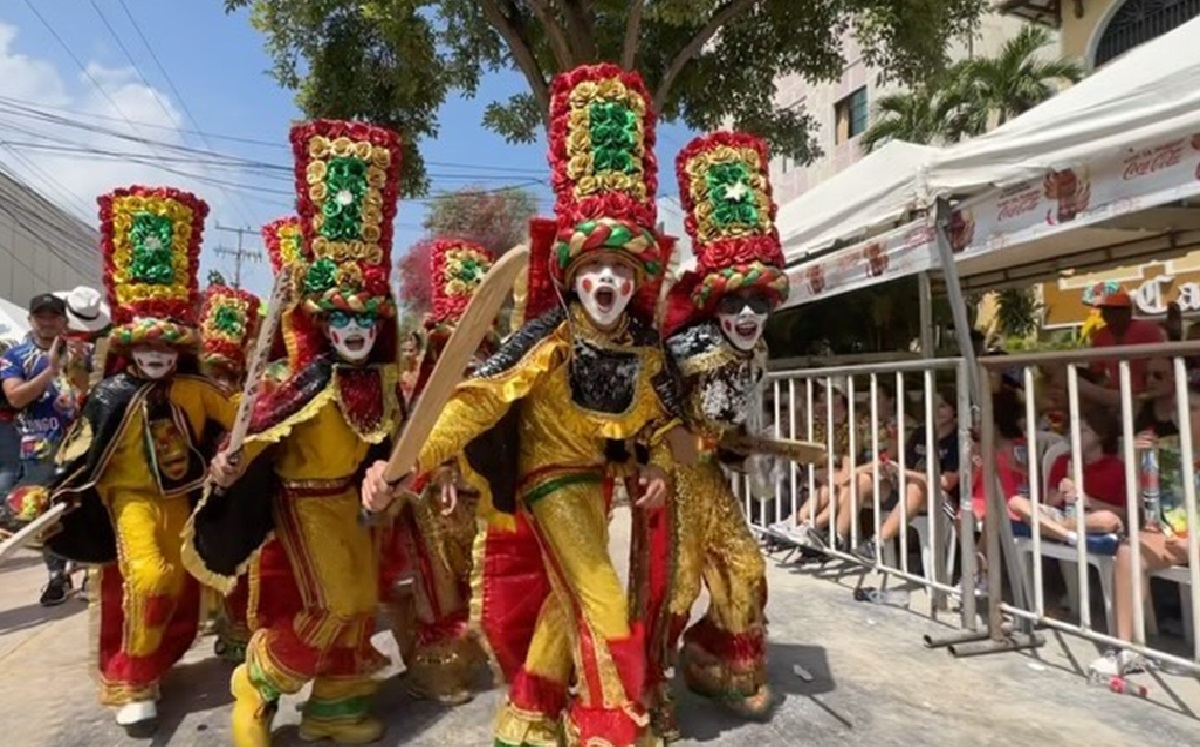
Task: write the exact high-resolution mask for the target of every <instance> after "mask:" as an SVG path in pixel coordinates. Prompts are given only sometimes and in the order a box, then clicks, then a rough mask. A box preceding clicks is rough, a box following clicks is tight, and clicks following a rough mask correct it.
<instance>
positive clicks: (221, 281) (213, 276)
mask: <svg viewBox="0 0 1200 747" xmlns="http://www.w3.org/2000/svg"><path fill="white" fill-rule="evenodd" d="M205 279H206V280H207V281H208V284H209V285H210V286H212V285H221V286H225V285H229V283H226V282H225V276H224V275H222V274H221V271H220V270H209V271H208V276H207V277H206V278H205Z"/></svg>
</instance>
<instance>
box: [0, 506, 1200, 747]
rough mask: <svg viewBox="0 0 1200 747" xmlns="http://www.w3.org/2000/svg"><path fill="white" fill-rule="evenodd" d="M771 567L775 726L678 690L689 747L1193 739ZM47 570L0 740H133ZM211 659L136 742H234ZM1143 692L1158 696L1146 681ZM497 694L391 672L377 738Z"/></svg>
mask: <svg viewBox="0 0 1200 747" xmlns="http://www.w3.org/2000/svg"><path fill="white" fill-rule="evenodd" d="M627 538H628V514H627V513H626V512H619V513H618V516H617V521H616V522H615V525H614V547H627V542H628V539H627ZM770 566H771V570H770V583H771V606H770V609H769V615H770V622H771V644H770V656H771V678H772V682H773V684H774V685H775V687H776V689H777V691H778V694H779V696H780V699H781V704H780V707H779V709H778V712H777V713H776V714H775V717H774V719H773V720H772V721H771V722H770V723H769V724H763V725H758V724H754V725H745V724H739V723H738V722H736V721H735V720H733V719H730V718H727V717H726V716H724V715H723V714H722V713H721V711H719V710H718V709H715V708H713V707H712V706H711V704H709V703H708V702H707V701H704V700H701V699H698V698H695V697H692V696H690V695H688V694H686V693H681V695H680V700H681V706H682V713H681V720H682V723H683V725H684V728H685V729H686V731H687V733H688V735H689V739H688V740H687V741H685V742H683V743H682V744H684V745H699V744H711V745H720V746H726V745H727V746H729V747H734V746H735V745H736V746H737V747H743V746H744V745H755V747H776V746H778V747H782V746H783V745H795V744H804V745H830V746H833V745H839V746H840V745H872V746H874V747H883V746H885V745H896V746H897V747H913V746H914V745H946V746H947V747H964V746H968V745H1022V746H1024V745H1060V744H1071V745H1074V744H1080V745H1082V744H1086V745H1089V747H1104V746H1107V745H1111V746H1112V747H1118V746H1119V747H1125V746H1126V745H1130V744H1138V745H1182V744H1195V743H1196V742H1197V739H1196V735H1197V734H1200V723H1197V721H1195V720H1194V719H1193V718H1192V717H1189V716H1188V715H1186V714H1185V711H1186V709H1187V708H1188V707H1189V706H1191V707H1200V702H1198V701H1196V700H1195V699H1194V698H1193V695H1194V694H1195V692H1196V688H1195V686H1194V683H1192V682H1185V683H1182V684H1181V683H1179V682H1178V681H1177V678H1171V680H1172V681H1174V684H1173V685H1172V690H1173V692H1175V691H1177V692H1179V693H1184V695H1182V696H1180V695H1176V696H1175V697H1174V698H1158V699H1157V700H1156V702H1145V701H1141V700H1138V699H1135V698H1129V697H1121V696H1117V695H1113V694H1111V693H1109V692H1108V691H1107V690H1104V689H1099V688H1094V687H1091V686H1089V685H1087V684H1086V683H1085V681H1084V680H1083V679H1082V678H1081V677H1080V676H1078V675H1077V674H1075V673H1073V672H1072V666H1071V661H1072V660H1074V661H1076V662H1077V663H1079V664H1082V666H1086V664H1087V658H1086V657H1087V656H1088V651H1087V650H1083V651H1081V650H1079V649H1078V646H1077V645H1076V644H1068V645H1064V644H1063V643H1061V642H1058V641H1053V640H1052V641H1051V643H1050V645H1048V646H1046V647H1045V648H1043V649H1042V650H1041V651H1040V652H1038V656H1040V657H1042V658H1041V659H1034V658H1031V657H1030V656H1028V655H1025V654H1012V653H1010V654H998V655H995V656H991V657H981V658H975V659H969V660H954V659H952V658H951V657H950V656H948V655H947V654H946V653H945V652H944V651H933V650H927V649H925V648H924V647H923V646H922V643H921V640H922V636H923V635H924V634H925V633H929V632H933V633H935V634H937V635H944V634H946V633H948V632H952V631H950V630H949V629H947V628H944V627H941V626H939V625H938V624H936V623H932V622H930V621H929V620H928V619H927V618H923V617H920V616H918V615H916V614H914V613H912V612H907V611H905V610H901V609H895V608H891V607H885V606H879V605H872V604H868V603H862V602H855V601H854V599H853V596H852V594H851V589H850V587H849V586H848V583H849V580H850V579H847V578H842V579H841V580H840V582H839V580H837V579H831V578H819V577H816V576H814V575H813V572H812V570H811V569H805V570H802V571H798V570H796V569H794V568H789V567H779V566H777V565H776V564H775V563H771V564H770ZM44 573H45V572H44V570H43V569H42V567H41V564H40V561H39V559H38V558H37V557H36V556H35V555H33V554H26V555H21V556H19V557H16V558H12V559H10V560H9V561H8V562H7V563H5V564H4V565H3V566H0V692H2V693H3V694H4V695H3V697H0V724H3V727H4V734H3V737H4V741H5V742H6V743H7V744H11V745H14V747H51V746H53V747H76V746H78V747H125V746H126V745H134V744H138V742H135V741H133V740H129V739H126V738H125V736H124V734H123V732H121V731H120V730H119V729H118V728H117V727H116V726H115V725H114V724H113V723H112V721H111V714H110V713H109V712H108V711H107V710H105V709H103V708H100V707H99V706H98V705H96V702H95V688H94V686H93V683H92V681H91V678H90V675H89V670H90V668H91V667H90V660H89V654H88V651H87V645H88V642H87V636H88V614H87V612H86V609H85V605H84V604H83V603H81V602H78V601H73V602H69V603H68V604H66V605H64V606H62V607H58V608H56V609H51V610H44V609H42V608H41V607H39V606H38V605H37V596H38V591H39V589H40V587H41V584H42V583H44ZM378 642H379V644H380V647H381V648H384V649H385V650H387V651H388V652H389V653H390V654H393V655H394V649H393V647H392V646H391V645H390V644H391V642H390V640H389V639H387V638H386V637H384V636H380V637H379V639H378ZM210 652H211V639H202V640H201V641H199V642H198V643H197V645H196V646H195V647H194V648H193V650H192V652H191V653H190V654H189V655H188V657H187V658H186V660H185V661H184V663H183V664H182V665H181V666H180V667H179V668H178V669H177V670H176V671H175V672H174V673H173V675H172V676H171V678H170V679H169V680H168V682H167V683H165V685H164V701H163V703H162V709H161V710H162V715H163V725H162V729H161V731H160V733H159V734H158V735H157V737H156V738H155V739H153V740H151V741H149V742H148V743H143V744H150V745H154V746H155V747H160V746H168V745H169V746H170V747H202V746H203V747H215V746H217V745H227V744H229V739H228V718H229V696H228V692H227V684H228V676H229V672H230V668H229V666H228V665H226V664H223V663H221V662H220V661H218V660H216V659H215V658H214V657H213V656H212V655H211V653H210ZM1092 655H1094V652H1092ZM797 672H801V673H806V674H805V676H803V677H802V676H798V675H797ZM808 675H811V677H809V676H808ZM1148 684H1149V685H1150V686H1151V688H1152V689H1156V690H1157V689H1159V688H1158V686H1157V685H1156V684H1155V683H1154V682H1153V681H1148ZM1175 685H1179V687H1178V688H1176V687H1175ZM1188 687H1191V690H1188V689H1187V688H1188ZM1189 693H1190V694H1189ZM1155 694H1156V693H1152V695H1155ZM500 698H501V695H500V693H499V692H498V691H496V690H490V691H487V692H485V693H483V694H481V695H480V696H479V697H478V698H476V699H475V701H473V702H472V703H469V704H467V705H465V706H461V707H459V708H455V709H441V708H437V707H434V706H431V705H429V704H425V703H414V702H411V701H409V700H407V699H406V698H405V697H404V696H403V695H402V694H401V693H400V688H399V686H398V682H396V680H395V678H392V679H391V680H390V681H389V682H388V683H386V684H385V686H384V688H383V690H382V692H381V693H380V697H379V700H378V703H379V711H380V713H382V714H384V715H385V716H386V717H387V720H388V722H389V724H390V731H389V733H388V735H387V736H386V737H385V739H384V741H383V742H382V743H381V744H383V745H416V746H428V747H434V746H435V745H436V746H438V747H443V746H445V745H455V746H457V745H461V746H462V747H473V746H475V745H490V744H491V738H490V726H491V722H492V717H493V714H494V712H495V709H496V706H497V704H498V703H499V701H500ZM1189 699H1190V700H1189ZM297 702H298V699H291V700H289V701H288V702H285V703H284V705H283V707H282V708H281V711H280V717H279V719H278V723H279V725H280V729H279V730H278V732H277V740H276V744H277V745H298V744H301V743H300V741H299V740H298V738H297V736H296V731H295V724H296V723H297V722H298V720H299V714H298V713H297V712H296V708H295V705H296V703H297Z"/></svg>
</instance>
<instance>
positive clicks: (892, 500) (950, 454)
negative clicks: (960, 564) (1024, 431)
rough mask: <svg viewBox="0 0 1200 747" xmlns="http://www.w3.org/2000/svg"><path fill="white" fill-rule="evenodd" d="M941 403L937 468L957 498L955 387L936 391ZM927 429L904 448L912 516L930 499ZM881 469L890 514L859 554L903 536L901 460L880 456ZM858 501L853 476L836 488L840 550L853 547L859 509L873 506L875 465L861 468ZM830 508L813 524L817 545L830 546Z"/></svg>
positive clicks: (883, 503) (870, 556)
mask: <svg viewBox="0 0 1200 747" xmlns="http://www.w3.org/2000/svg"><path fill="white" fill-rule="evenodd" d="M936 397H937V404H936V407H935V408H934V429H935V439H934V440H935V448H936V449H937V465H938V466H937V469H936V472H937V474H938V475H939V478H938V480H939V490H942V491H943V492H944V493H946V494H947V495H948V496H953V498H954V499H955V500H957V495H958V476H959V475H958V452H959V449H958V415H957V410H956V407H955V403H956V399H957V398H956V396H955V392H954V390H953V389H944V390H941V391H939V392H938V393H937V395H936ZM926 446H927V444H926V437H925V427H924V426H920V427H918V428H917V429H916V430H915V431H913V433H912V435H911V436H910V437H909V439H908V443H907V446H906V448H905V456H904V462H905V464H904V466H905V476H904V496H905V498H904V502H905V511H906V512H907V516H908V518H910V519H911V518H912V517H914V516H917V515H918V514H921V513H923V512H924V511H925V508H926V505H927V503H928V490H927V480H928V476H927V474H926V465H927V463H928V461H929V459H928V455H927V453H926ZM878 467H879V469H880V471H881V473H882V474H881V475H880V482H879V488H880V492H881V494H882V496H881V500H880V506H879V507H880V509H881V510H882V511H884V512H887V516H886V517H885V518H884V519H883V521H882V523H881V525H880V530H879V531H880V533H879V536H878V537H877V538H872V539H868V540H866V541H865V542H862V543H860V544H859V546H858V547H857V548H856V549H855V550H854V551H855V553H856V554H858V555H859V556H860V557H863V558H866V559H867V560H870V561H872V562H873V561H874V560H875V547H876V544H877V543H878V542H888V541H891V540H892V539H894V538H895V537H896V536H898V535H899V534H900V530H901V528H902V526H901V518H902V517H901V513H900V508H899V503H900V471H899V470H900V464H899V462H897V461H896V460H895V459H894V458H893V457H892V455H890V454H886V455H883V454H881V456H880V459H879V460H878ZM857 482H858V484H857V486H856V487H857V488H858V493H857V501H858V502H857V505H856V504H855V502H854V501H853V500H852V498H851V493H850V486H849V480H847V481H846V484H844V485H843V486H842V487H841V489H840V490H839V491H838V506H837V525H836V526H835V527H834V543H835V546H836V547H837V548H838V549H849V538H850V527H851V525H852V524H853V522H855V521H858V517H859V513H860V512H861V511H863V510H869V509H874V495H875V480H874V474H873V468H872V467H871V465H866V466H865V469H860V471H859V474H858V478H857ZM829 521H830V511H829V510H828V508H826V510H825V511H823V512H822V513H821V515H820V516H818V517H817V519H816V521H815V522H814V529H813V531H810V532H809V536H810V537H812V538H813V539H814V540H816V541H817V542H819V543H825V544H828V542H829V540H828V538H827V536H826V534H825V529H826V527H828V526H829Z"/></svg>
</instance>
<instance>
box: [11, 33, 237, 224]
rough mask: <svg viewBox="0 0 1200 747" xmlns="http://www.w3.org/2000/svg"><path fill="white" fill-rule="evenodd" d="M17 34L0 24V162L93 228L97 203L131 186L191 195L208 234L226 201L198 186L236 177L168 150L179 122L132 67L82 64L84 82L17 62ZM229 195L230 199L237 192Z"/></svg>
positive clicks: (37, 63) (79, 75) (23, 59)
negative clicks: (205, 206) (203, 213)
mask: <svg viewBox="0 0 1200 747" xmlns="http://www.w3.org/2000/svg"><path fill="white" fill-rule="evenodd" d="M18 34H19V31H18V29H17V28H16V27H15V26H12V25H6V24H4V23H0V141H2V144H0V164H3V165H4V167H5V168H6V169H8V170H9V171H11V172H13V173H15V174H16V175H17V176H19V177H20V178H21V179H22V180H23V181H25V182H26V183H28V184H30V185H32V186H33V187H34V188H36V189H37V190H38V191H40V192H41V193H42V194H43V195H44V196H45V197H47V198H48V199H50V200H52V201H53V202H55V203H56V204H58V205H60V206H62V207H63V208H64V209H66V210H68V211H70V212H72V213H74V214H75V215H78V216H79V217H80V218H82V219H83V220H84V221H86V222H88V223H90V224H94V223H95V221H96V197H97V196H98V195H100V194H103V193H105V192H108V191H110V190H112V189H113V188H116V187H121V186H128V185H130V184H144V185H148V186H161V185H165V186H172V187H178V188H180V189H186V190H188V191H191V192H194V193H196V194H197V195H199V196H201V197H203V198H204V199H205V200H206V201H207V202H208V203H209V205H210V207H211V208H212V213H211V214H210V217H209V220H208V226H209V228H210V229H211V227H212V226H213V225H214V222H215V221H216V220H220V219H221V216H222V215H228V213H229V210H230V208H231V204H230V198H229V196H228V195H227V194H226V193H224V192H222V191H221V190H219V189H218V188H217V187H216V186H214V185H213V184H212V183H211V182H210V181H206V180H207V179H221V180H226V181H233V182H238V181H240V180H239V176H238V172H237V171H235V170H233V169H230V168H226V167H224V166H222V167H220V168H218V169H208V168H206V167H202V166H198V165H197V164H196V163H195V162H194V156H190V155H188V154H186V153H181V152H179V151H172V150H170V149H169V146H181V145H186V144H187V143H186V141H185V137H184V133H183V132H182V131H181V129H182V128H183V123H184V118H183V116H182V114H181V112H180V110H179V108H178V107H177V106H176V105H175V104H174V103H172V101H171V100H170V98H169V97H168V96H166V95H165V94H163V93H162V92H160V91H158V90H156V89H154V88H152V87H150V86H148V85H146V83H145V82H143V80H142V79H141V77H139V75H138V74H137V71H136V70H134V69H132V68H111V67H106V66H104V65H101V64H99V63H96V62H90V63H88V65H87V73H86V74H85V73H83V72H79V71H78V69H77V68H73V69H72V70H71V71H62V70H59V69H57V68H56V67H55V65H54V64H53V63H52V62H50V61H49V60H47V59H39V58H37V57H34V56H31V55H27V54H20V53H18V52H17V51H16V50H15V48H14V46H15V44H14V43H15V42H16V40H17V39H18ZM97 86H99V88H97ZM23 108H24V109H25V110H22V109H23ZM30 110H32V111H30ZM48 117H49V118H54V117H57V118H62V119H63V120H65V121H63V122H56V121H52V120H51V119H48ZM121 136H124V137H121ZM129 137H133V138H140V139H142V140H145V141H153V142H152V143H146V142H135V141H131V140H129V139H127V138H129ZM192 147H201V146H192ZM98 152H108V153H110V154H118V155H117V156H116V157H113V156H111V155H110V156H107V157H106V156H103V155H101V154H100V153H98ZM189 159H191V160H192V162H189ZM155 162H157V165H156V163H155ZM179 171H182V172H185V174H180V173H178V172H179ZM186 174H192V175H197V174H198V175H200V176H201V178H199V179H197V178H195V177H194V176H188V175H186ZM231 194H232V195H233V196H234V198H235V199H236V197H237V194H238V193H236V192H233V193H231ZM222 222H232V223H242V222H243V221H242V220H236V221H234V220H232V219H229V220H224V221H222ZM209 238H210V239H212V238H213V236H212V234H211V230H210V233H209Z"/></svg>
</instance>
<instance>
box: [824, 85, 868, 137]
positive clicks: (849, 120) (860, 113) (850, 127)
mask: <svg viewBox="0 0 1200 747" xmlns="http://www.w3.org/2000/svg"><path fill="white" fill-rule="evenodd" d="M869 119H870V111H869V109H868V108H867V87H866V86H863V87H861V88H858V89H855V90H854V91H853V92H852V93H851V94H850V95H849V96H846V97H845V98H843V99H841V100H840V101H838V102H837V103H836V104H834V105H833V120H834V125H835V130H834V142H835V143H844V142H846V141H847V140H849V139H850V138H854V137H858V136H859V135H861V134H863V133H864V132H866V130H867V124H868V120H869Z"/></svg>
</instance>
